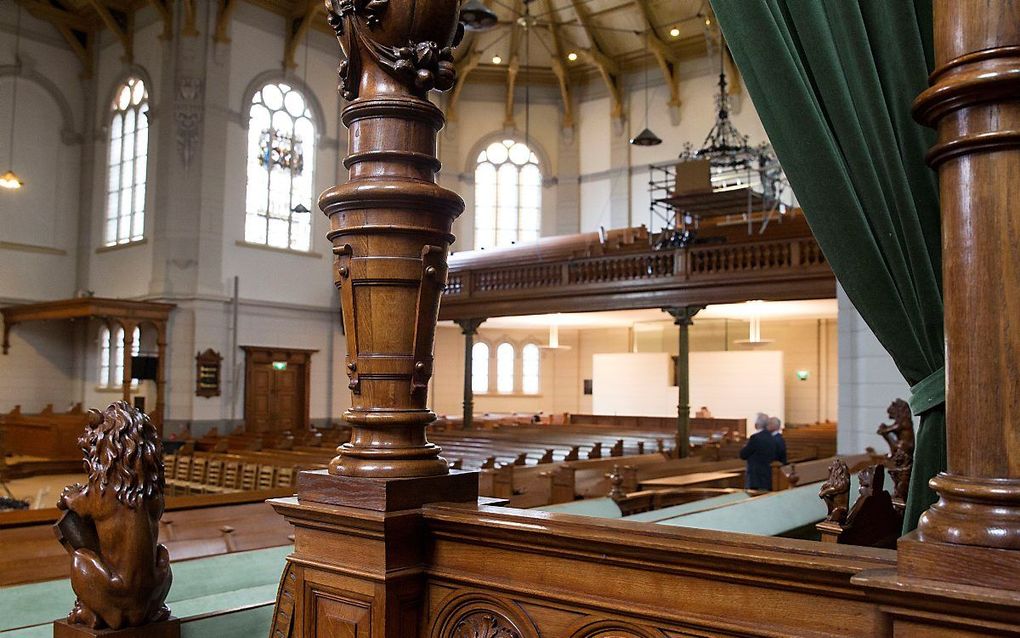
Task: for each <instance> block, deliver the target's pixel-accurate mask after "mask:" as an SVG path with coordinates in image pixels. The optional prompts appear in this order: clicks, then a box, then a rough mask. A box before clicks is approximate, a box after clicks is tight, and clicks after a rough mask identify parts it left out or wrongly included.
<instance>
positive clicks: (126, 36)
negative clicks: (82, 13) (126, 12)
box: [89, 0, 134, 62]
mask: <svg viewBox="0 0 1020 638" xmlns="http://www.w3.org/2000/svg"><path fill="white" fill-rule="evenodd" d="M89 6H91V7H92V8H93V9H94V10H95V12H96V14H97V15H98V16H99V19H100V20H102V21H103V25H105V26H106V28H107V29H109V30H110V33H112V34H113V35H114V36H115V37H116V38H117V39H118V40H120V44H121V46H122V47H123V48H124V60H125V61H126V62H131V61H133V60H134V33H132V31H131V25H130V24H125V25H122V24H121V23H119V22H117V19H116V18H114V17H113V14H112V13H110V10H109V8H107V6H106V5H105V4H104V3H103V2H102V1H101V0H89ZM129 21H130V20H129Z"/></svg>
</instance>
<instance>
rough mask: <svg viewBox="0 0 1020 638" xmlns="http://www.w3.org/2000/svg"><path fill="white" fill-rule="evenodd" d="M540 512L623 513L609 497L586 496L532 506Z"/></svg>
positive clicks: (603, 515)
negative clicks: (579, 498)
mask: <svg viewBox="0 0 1020 638" xmlns="http://www.w3.org/2000/svg"><path fill="white" fill-rule="evenodd" d="M534 509H536V510H539V511H542V512H555V513H556V514H578V515H580V516H595V517H597V518H620V517H621V516H623V513H622V512H620V508H619V506H618V505H617V504H616V503H615V502H614V501H613V499H611V498H606V497H603V498H588V499H585V500H583V501H571V502H569V503H557V504H556V505H543V506H541V507H536V508H534Z"/></svg>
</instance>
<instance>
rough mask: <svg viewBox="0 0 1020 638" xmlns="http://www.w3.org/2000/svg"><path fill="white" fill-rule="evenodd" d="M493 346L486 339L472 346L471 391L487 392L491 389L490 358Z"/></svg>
mask: <svg viewBox="0 0 1020 638" xmlns="http://www.w3.org/2000/svg"><path fill="white" fill-rule="evenodd" d="M491 358H492V348H490V347H489V344H488V343H486V342H484V341H476V342H475V344H474V345H473V346H471V391H472V392H475V393H478V394H486V393H488V391H489V360H490V359H491Z"/></svg>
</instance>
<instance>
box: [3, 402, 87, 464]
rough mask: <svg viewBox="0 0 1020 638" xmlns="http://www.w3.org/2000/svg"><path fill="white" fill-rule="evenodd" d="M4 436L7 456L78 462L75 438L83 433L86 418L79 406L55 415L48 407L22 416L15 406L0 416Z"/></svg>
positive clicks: (79, 455) (50, 407)
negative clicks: (76, 460) (73, 460)
mask: <svg viewBox="0 0 1020 638" xmlns="http://www.w3.org/2000/svg"><path fill="white" fill-rule="evenodd" d="M0 423H2V425H3V427H4V432H5V438H4V447H5V450H6V452H7V453H9V454H16V455H23V456H34V457H40V458H45V459H51V460H61V459H80V458H81V450H79V449H78V437H79V436H80V435H81V433H82V432H83V431H84V430H85V425H86V424H87V423H88V414H87V413H86V412H85V411H84V410H82V407H81V404H80V403H78V404H75V405H74V406H73V407H72V408H71V409H70V410H69V411H67V412H54V411H53V404H48V405H47V406H46V407H45V408H43V410H42V411H41V412H39V413H38V414H25V413H23V412H22V411H21V406H20V405H16V406H14V408H13V409H12V410H11V411H10V412H8V413H7V414H4V415H0Z"/></svg>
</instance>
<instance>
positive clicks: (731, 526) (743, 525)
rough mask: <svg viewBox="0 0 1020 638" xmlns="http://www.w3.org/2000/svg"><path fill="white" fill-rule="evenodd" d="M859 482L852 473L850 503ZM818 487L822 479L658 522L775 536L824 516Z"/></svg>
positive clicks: (677, 525) (855, 493) (823, 504)
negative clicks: (818, 481)
mask: <svg viewBox="0 0 1020 638" xmlns="http://www.w3.org/2000/svg"><path fill="white" fill-rule="evenodd" d="M859 486H860V484H859V483H858V481H857V475H856V474H855V475H853V477H852V479H851V484H850V494H851V505H852V504H853V500H854V499H856V497H857V490H858V487H859ZM820 487H821V483H812V484H810V485H804V486H801V487H795V488H793V489H792V490H782V491H780V492H772V493H771V494H766V495H765V496H758V497H755V498H749V499H746V500H743V501H739V502H736V503H733V504H731V505H726V506H723V507H717V508H715V509H710V510H703V511H700V512H694V513H691V514H686V515H683V516H677V517H675V518H671V519H668V520H664V521H659V522H658V523H659V525H672V526H676V527H696V528H698V529H711V530H715V531H719V532H737V533H740V534H755V535H757V536H778V535H780V534H784V533H787V532H790V531H793V530H795V529H798V528H801V527H804V526H806V525H811V524H813V523H817V522H819V521H821V520H822V519H824V518H825V514H826V510H825V502H824V501H822V499H820V498H818V490H819V488H820Z"/></svg>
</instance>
